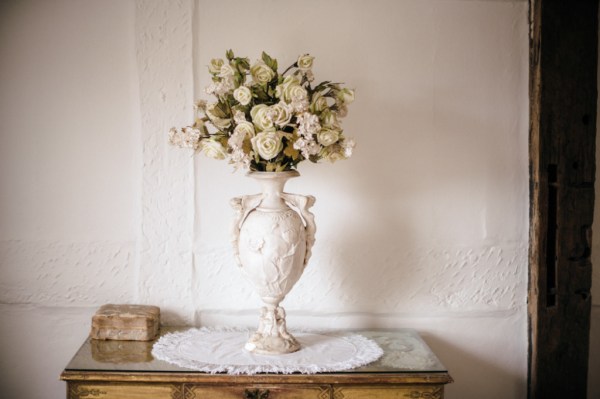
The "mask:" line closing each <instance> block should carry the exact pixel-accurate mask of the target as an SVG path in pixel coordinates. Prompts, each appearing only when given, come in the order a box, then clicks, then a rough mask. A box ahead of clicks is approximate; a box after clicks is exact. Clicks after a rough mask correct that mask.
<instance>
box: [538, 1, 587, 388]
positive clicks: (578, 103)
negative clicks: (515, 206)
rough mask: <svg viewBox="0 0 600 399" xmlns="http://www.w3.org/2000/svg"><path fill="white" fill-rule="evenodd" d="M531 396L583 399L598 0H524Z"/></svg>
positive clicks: (585, 385)
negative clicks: (526, 0)
mask: <svg viewBox="0 0 600 399" xmlns="http://www.w3.org/2000/svg"><path fill="white" fill-rule="evenodd" d="M529 12H530V24H531V37H530V44H529V50H530V53H529V54H530V66H529V93H530V94H529V95H530V129H529V160H530V230H529V231H530V240H529V288H528V317H529V365H528V366H529V367H528V397H529V398H531V399H549V398H567V397H568V398H582V399H585V397H586V390H587V370H588V352H589V331H590V311H591V303H592V301H591V295H590V289H591V271H592V264H591V258H590V254H591V234H592V230H591V228H592V222H593V215H594V200H595V198H594V180H595V168H596V150H595V141H596V107H597V104H596V101H597V71H598V67H597V63H598V60H597V58H598V0H578V1H561V0H530V1H529Z"/></svg>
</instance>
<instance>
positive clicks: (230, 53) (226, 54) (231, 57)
mask: <svg viewBox="0 0 600 399" xmlns="http://www.w3.org/2000/svg"><path fill="white" fill-rule="evenodd" d="M225 57H227V59H228V60H229V61H231V60H232V59H233V58H234V55H233V50H231V49H229V50H227V51H226V52H225Z"/></svg>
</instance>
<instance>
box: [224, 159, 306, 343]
mask: <svg viewBox="0 0 600 399" xmlns="http://www.w3.org/2000/svg"><path fill="white" fill-rule="evenodd" d="M248 176H250V177H252V178H254V179H256V180H257V181H258V182H259V183H260V184H261V186H262V193H261V194H256V195H245V196H242V197H236V198H233V199H232V200H231V204H232V206H233V208H234V209H235V210H236V219H235V223H234V228H233V247H234V253H235V257H236V260H237V262H238V264H239V266H240V268H241V269H242V272H243V273H244V275H245V276H246V277H247V278H248V279H249V280H250V281H251V282H252V283H253V285H254V287H255V289H256V291H257V292H258V294H259V296H260V298H261V299H262V301H263V302H264V303H265V307H263V308H262V311H261V315H260V320H259V327H258V330H257V331H256V333H254V335H253V336H252V337H251V338H250V340H249V341H248V342H247V343H246V349H247V350H249V351H251V352H255V353H259V354H284V353H291V352H295V351H297V350H298V349H300V344H299V343H298V341H297V340H296V339H295V338H294V337H293V336H292V335H291V334H290V333H289V332H288V331H287V328H286V322H285V311H284V309H283V308H282V307H280V306H279V304H280V302H281V301H283V299H284V298H285V296H286V295H287V294H288V292H290V290H291V289H292V287H293V286H294V284H296V282H297V281H298V279H299V278H300V276H301V275H302V272H303V271H304V268H305V266H306V264H307V262H308V259H309V258H310V255H311V248H312V246H313V244H314V242H315V231H316V227H315V223H314V215H313V214H312V213H311V212H309V208H310V207H311V206H312V205H313V204H314V203H315V198H314V197H312V196H304V195H298V194H288V193H285V192H283V187H284V185H285V183H286V181H287V180H288V179H290V178H292V177H297V176H300V174H299V173H298V172H297V171H289V172H250V173H248Z"/></svg>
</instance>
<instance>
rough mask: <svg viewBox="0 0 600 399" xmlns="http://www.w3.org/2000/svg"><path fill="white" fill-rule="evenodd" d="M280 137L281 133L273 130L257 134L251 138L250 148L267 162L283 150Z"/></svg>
mask: <svg viewBox="0 0 600 399" xmlns="http://www.w3.org/2000/svg"><path fill="white" fill-rule="evenodd" d="M281 137H282V135H281V133H280V132H276V131H274V130H268V131H264V132H261V133H258V134H257V135H256V136H254V137H253V138H252V148H254V151H256V152H257V153H258V155H260V157H261V158H263V159H265V160H267V161H269V160H271V159H273V158H275V157H276V156H277V155H278V154H279V153H280V152H281V151H282V150H283V142H282V141H281Z"/></svg>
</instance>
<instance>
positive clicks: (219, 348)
mask: <svg viewBox="0 0 600 399" xmlns="http://www.w3.org/2000/svg"><path fill="white" fill-rule="evenodd" d="M251 333H252V332H251V331H249V330H239V329H222V328H219V329H217V328H208V327H203V328H200V329H190V330H186V331H182V332H175V333H170V334H167V335H164V336H163V337H161V338H160V339H159V340H158V341H157V342H156V343H155V344H154V346H153V348H152V355H154V357H155V358H157V359H160V360H164V361H167V362H169V363H173V364H176V365H178V366H181V367H186V368H190V369H194V370H198V371H203V372H206V373H228V374H256V373H284V374H290V373H297V372H299V373H304V374H312V373H318V372H332V371H343V370H348V369H352V368H355V367H359V366H363V365H366V364H368V363H371V362H373V361H375V360H377V359H379V358H380V357H381V356H382V355H383V351H382V350H381V348H380V347H379V345H377V344H376V343H375V342H373V341H372V340H370V339H367V338H365V337H363V336H362V335H358V334H353V333H347V332H293V334H294V337H296V339H297V340H298V341H299V342H300V344H301V345H302V348H301V349H300V350H299V351H297V352H294V353H289V354H285V355H257V354H254V353H251V352H248V351H247V350H245V349H244V345H245V343H246V341H247V340H248V338H249V337H250V335H251Z"/></svg>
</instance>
